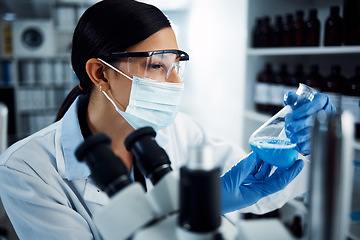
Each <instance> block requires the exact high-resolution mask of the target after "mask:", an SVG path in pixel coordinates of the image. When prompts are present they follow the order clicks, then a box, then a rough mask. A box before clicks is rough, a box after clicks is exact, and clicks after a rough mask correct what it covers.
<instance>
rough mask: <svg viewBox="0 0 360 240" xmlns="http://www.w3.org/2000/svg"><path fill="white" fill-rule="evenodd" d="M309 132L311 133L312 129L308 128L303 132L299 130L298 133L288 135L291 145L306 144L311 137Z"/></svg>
mask: <svg viewBox="0 0 360 240" xmlns="http://www.w3.org/2000/svg"><path fill="white" fill-rule="evenodd" d="M311 132H312V128H311V127H308V128H305V129H303V130H300V131H299V132H296V133H290V134H289V136H288V138H289V139H290V141H291V142H292V143H296V144H299V143H303V142H307V141H309V140H310V139H311V137H312V134H311Z"/></svg>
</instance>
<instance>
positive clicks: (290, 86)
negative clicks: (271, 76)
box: [285, 73, 299, 93]
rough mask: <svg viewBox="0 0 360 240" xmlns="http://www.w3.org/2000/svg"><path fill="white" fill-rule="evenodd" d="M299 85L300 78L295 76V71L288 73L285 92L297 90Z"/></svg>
mask: <svg viewBox="0 0 360 240" xmlns="http://www.w3.org/2000/svg"><path fill="white" fill-rule="evenodd" d="M298 87H299V82H298V78H297V77H295V73H293V74H290V73H289V74H288V77H287V78H286V82H285V93H287V92H290V91H293V92H296V90H297V88H298Z"/></svg>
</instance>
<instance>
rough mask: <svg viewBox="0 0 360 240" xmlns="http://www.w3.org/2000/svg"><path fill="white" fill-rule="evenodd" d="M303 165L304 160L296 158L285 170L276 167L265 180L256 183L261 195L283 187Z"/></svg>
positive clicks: (263, 195)
mask: <svg viewBox="0 0 360 240" xmlns="http://www.w3.org/2000/svg"><path fill="white" fill-rule="evenodd" d="M303 167H304V161H303V160H300V159H298V160H296V161H295V163H294V164H293V165H292V166H291V167H290V168H288V169H287V170H285V171H283V170H281V169H279V168H278V169H277V170H276V171H275V172H274V174H272V175H271V176H270V177H269V178H267V179H266V181H264V182H258V183H256V185H257V187H259V190H260V193H261V194H262V197H265V196H267V195H269V194H272V193H275V192H278V191H280V190H282V189H284V188H285V187H286V186H287V185H288V184H289V183H290V182H291V181H292V180H293V179H294V178H295V177H296V176H297V175H298V174H299V173H300V172H301V170H302V169H303ZM252 186H254V184H252Z"/></svg>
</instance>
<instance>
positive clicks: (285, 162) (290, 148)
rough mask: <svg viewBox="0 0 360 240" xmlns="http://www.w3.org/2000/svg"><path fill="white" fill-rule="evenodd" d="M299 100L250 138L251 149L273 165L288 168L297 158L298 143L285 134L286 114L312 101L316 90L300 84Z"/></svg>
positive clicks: (297, 92) (285, 108) (276, 115)
mask: <svg viewBox="0 0 360 240" xmlns="http://www.w3.org/2000/svg"><path fill="white" fill-rule="evenodd" d="M296 94H297V95H298V99H297V101H296V102H295V103H294V104H293V105H292V106H290V105H287V106H285V107H284V108H283V109H282V110H280V111H279V112H278V113H277V114H275V115H274V116H273V117H272V118H270V119H269V120H268V121H267V122H266V123H264V124H263V125H262V126H261V127H260V128H258V129H257V130H256V131H255V132H254V133H253V134H252V135H251V136H250V138H249V145H250V147H251V149H252V150H253V151H254V152H255V153H257V154H258V155H259V157H260V158H261V159H262V160H263V161H264V162H267V163H269V164H271V165H273V166H277V167H282V168H287V167H290V166H291V165H292V164H293V163H294V162H295V160H296V159H297V156H298V152H297V151H296V149H295V147H296V143H292V142H291V141H290V139H288V138H287V136H286V134H285V128H284V127H285V116H286V114H288V113H290V112H292V110H293V109H296V108H298V107H299V106H301V105H302V104H304V103H306V102H309V101H312V100H313V98H314V95H315V94H316V90H314V89H313V88H311V87H309V86H306V85H305V84H300V85H299V88H298V89H297V91H296Z"/></svg>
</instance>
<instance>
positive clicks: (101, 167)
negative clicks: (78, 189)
mask: <svg viewBox="0 0 360 240" xmlns="http://www.w3.org/2000/svg"><path fill="white" fill-rule="evenodd" d="M110 143H111V139H110V138H109V137H108V136H107V135H106V134H104V133H99V134H95V135H92V136H90V137H88V138H87V139H86V140H85V142H84V143H82V144H81V145H80V146H79V147H78V148H77V149H76V151H75V156H76V158H77V159H78V161H79V162H85V163H86V164H87V165H88V167H89V168H90V170H91V177H92V179H93V180H94V182H95V183H96V185H97V186H98V187H100V189H101V190H103V191H105V192H106V193H107V194H108V195H109V196H110V197H111V196H112V195H114V194H115V193H116V192H118V191H120V190H121V189H123V188H125V187H126V186H128V185H129V184H131V180H130V178H129V174H128V170H127V168H126V166H125V165H124V163H123V162H122V160H121V159H120V158H119V157H117V156H116V155H115V154H114V152H113V151H112V149H111V147H110Z"/></svg>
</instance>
